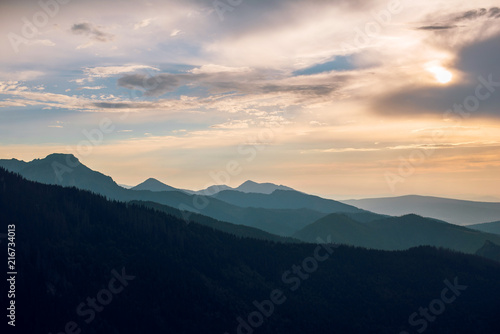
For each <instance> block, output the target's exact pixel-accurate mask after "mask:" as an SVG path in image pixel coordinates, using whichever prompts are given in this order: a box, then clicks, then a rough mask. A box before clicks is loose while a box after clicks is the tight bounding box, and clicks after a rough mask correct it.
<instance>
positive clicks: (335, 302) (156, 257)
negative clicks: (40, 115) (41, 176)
mask: <svg viewBox="0 0 500 334" xmlns="http://www.w3.org/2000/svg"><path fill="white" fill-rule="evenodd" d="M12 224H15V226H16V234H17V236H18V237H17V239H16V266H17V267H18V268H20V270H19V271H18V275H17V278H16V306H17V308H16V312H17V314H18V315H19V317H18V321H17V323H16V330H17V331H19V332H20V333H49V332H50V333H59V332H66V331H69V329H71V331H72V332H76V329H78V330H81V332H82V333H122V334H128V333H167V332H172V333H180V334H188V333H199V332H204V333H238V332H240V333H250V332H255V333H257V332H262V333H289V334H299V333H320V334H322V333H332V332H335V333H400V332H402V331H407V332H414V331H416V330H417V329H419V328H420V327H415V326H414V325H412V323H411V322H409V318H410V317H411V316H412V314H414V313H415V312H418V310H419V308H420V309H421V308H422V307H425V308H426V309H427V308H430V307H428V306H427V305H431V307H434V306H436V305H435V304H436V302H433V301H434V300H437V299H436V298H443V297H442V296H443V294H444V296H445V297H446V298H448V299H447V300H450V298H451V299H453V303H447V304H446V305H445V307H446V312H443V313H442V314H441V315H440V316H439V318H438V320H437V321H433V322H427V324H428V328H427V330H426V333H479V332H480V333H499V332H500V323H499V322H498V309H500V299H499V298H498V296H499V295H500V285H499V284H498V277H500V265H499V264H498V263H496V262H493V261H490V260H488V259H482V258H480V257H477V256H475V255H466V254H459V253H454V252H451V251H447V250H443V249H441V250H440V249H436V248H430V247H419V248H414V249H411V250H407V251H399V252H387V251H374V250H365V249H360V248H353V247H345V246H340V247H338V246H336V245H333V244H331V243H326V244H323V245H313V244H290V243H286V244H285V243H278V242H275V241H262V240H255V239H250V238H242V237H236V236H233V235H230V234H227V233H223V232H220V231H217V230H214V229H212V228H208V227H206V226H202V225H200V224H196V223H191V224H186V223H185V221H184V220H181V219H179V218H178V217H175V216H172V215H170V214H167V213H165V212H160V211H158V210H157V209H150V208H145V207H144V206H142V205H141V206H140V205H135V204H130V203H128V204H127V203H122V202H117V201H109V200H107V199H106V198H105V197H104V196H100V195H96V194H93V193H91V192H88V191H82V190H78V189H75V188H68V187H66V188H64V187H60V186H54V185H46V184H41V183H37V182H31V181H27V180H24V179H22V178H21V177H20V176H18V175H15V174H12V173H9V172H6V171H4V170H3V169H0V228H1V230H2V231H7V226H8V225H12ZM2 245H5V243H2ZM316 258H317V260H316ZM299 275H300V276H299ZM7 283H8V282H7V281H6V280H5V279H4V280H3V283H2V286H3V288H2V291H7V290H8V288H9V287H8V286H7ZM445 288H447V290H446V291H444V290H443V289H445ZM453 289H454V290H453ZM443 291H444V293H443ZM6 295H7V294H4V295H3V297H2V301H4V302H7V300H6ZM271 300H272V301H273V302H272V301H271ZM33 301H36V303H35V302H33ZM91 302H93V303H94V305H96V307H93V306H90V303H91ZM429 303H433V304H429ZM5 305H7V303H5ZM433 305H434V306H433ZM438 306H439V305H438ZM436 307H437V306H436ZM96 308H98V310H99V311H95V310H96ZM92 310H94V311H92ZM415 314H417V318H414V320H417V319H418V320H421V319H425V318H423V316H420V315H418V313H415ZM20 315H22V317H21V316H20ZM24 319H29V321H26V320H24ZM260 319H261V320H260Z"/></svg>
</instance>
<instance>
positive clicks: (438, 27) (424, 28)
mask: <svg viewBox="0 0 500 334" xmlns="http://www.w3.org/2000/svg"><path fill="white" fill-rule="evenodd" d="M456 27H457V26H455V25H444V26H440V25H433V26H423V27H418V28H417V30H447V29H453V28H456Z"/></svg>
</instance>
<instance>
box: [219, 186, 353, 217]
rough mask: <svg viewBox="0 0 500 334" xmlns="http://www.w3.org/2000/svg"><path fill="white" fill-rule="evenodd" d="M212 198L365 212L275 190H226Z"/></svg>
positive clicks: (265, 205) (263, 205) (246, 203)
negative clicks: (249, 191) (254, 191)
mask: <svg viewBox="0 0 500 334" xmlns="http://www.w3.org/2000/svg"><path fill="white" fill-rule="evenodd" d="M212 197H214V198H217V199H219V200H222V201H224V202H227V203H230V204H233V205H237V206H241V207H254V208H268V209H301V208H307V209H310V210H314V211H318V212H323V213H333V212H363V210H360V209H358V208H356V207H354V206H352V205H347V204H344V203H341V202H337V201H334V200H331V199H324V198H321V197H318V196H313V195H308V194H304V193H301V192H298V191H295V190H281V189H277V190H274V191H273V192H272V193H270V194H263V193H243V192H240V191H236V190H224V191H221V192H219V193H217V194H215V195H213V196H212Z"/></svg>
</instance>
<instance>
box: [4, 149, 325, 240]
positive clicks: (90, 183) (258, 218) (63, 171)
mask: <svg viewBox="0 0 500 334" xmlns="http://www.w3.org/2000/svg"><path fill="white" fill-rule="evenodd" d="M2 166H4V168H6V169H7V170H9V169H8V167H9V166H10V167H12V166H14V167H15V168H17V169H19V167H22V168H21V169H20V170H18V173H19V174H20V175H22V176H23V177H25V178H26V179H28V180H32V181H37V182H40V183H44V184H53V185H61V186H65V187H76V188H79V189H83V190H90V191H92V192H94V193H97V194H101V195H104V196H106V197H107V198H109V199H114V200H118V201H123V202H129V201H134V200H137V201H145V202H155V203H159V204H163V205H168V206H171V207H174V208H178V209H181V210H183V211H191V212H194V213H198V214H202V215H205V216H209V217H211V218H214V219H217V220H221V221H225V222H230V223H234V224H240V225H245V226H250V227H254V228H258V229H261V230H263V231H266V232H268V233H272V234H277V235H280V236H285V237H288V236H290V235H292V234H293V233H294V232H296V231H298V230H299V229H301V228H303V227H304V226H306V225H308V224H310V223H312V222H314V221H315V220H317V219H319V218H321V217H322V216H324V213H321V212H317V211H314V210H300V209H265V208H241V207H239V206H235V205H232V204H229V203H226V202H224V201H221V200H218V199H216V198H214V197H207V196H202V195H192V194H187V193H186V192H184V191H181V190H179V191H150V190H132V189H125V188H123V187H120V186H119V185H118V184H116V183H115V182H114V181H113V179H112V178H111V177H109V176H106V175H104V174H101V173H99V172H96V171H93V170H91V169H90V168H88V167H86V166H85V165H83V164H82V163H81V162H80V161H78V159H77V158H76V157H74V156H73V155H66V154H51V155H49V156H47V157H46V158H45V159H36V160H33V161H31V162H28V163H25V162H21V161H17V162H12V161H11V160H0V167H2ZM153 182H154V181H153Z"/></svg>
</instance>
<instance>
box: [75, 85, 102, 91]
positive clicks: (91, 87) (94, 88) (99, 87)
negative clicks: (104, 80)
mask: <svg viewBox="0 0 500 334" xmlns="http://www.w3.org/2000/svg"><path fill="white" fill-rule="evenodd" d="M104 88H106V86H85V87H78V88H77V90H83V89H88V90H99V89H104Z"/></svg>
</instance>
